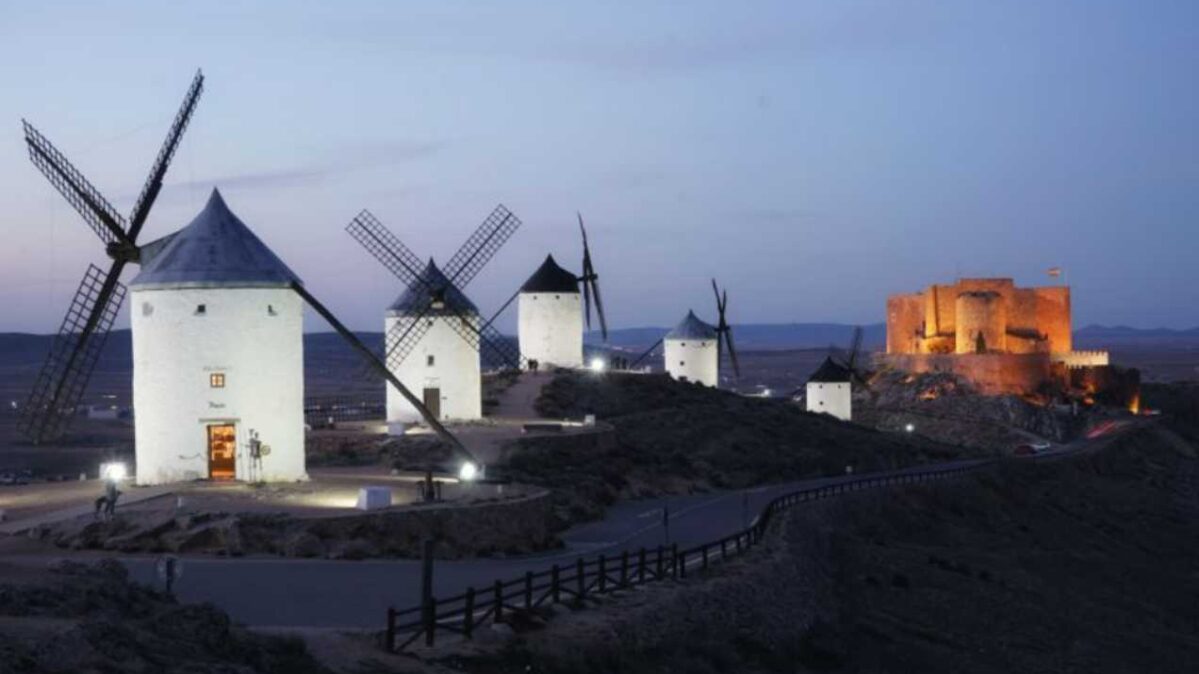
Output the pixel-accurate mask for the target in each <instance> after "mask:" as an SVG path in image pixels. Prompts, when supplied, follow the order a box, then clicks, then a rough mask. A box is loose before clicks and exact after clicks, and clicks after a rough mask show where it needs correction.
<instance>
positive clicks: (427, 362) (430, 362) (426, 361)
mask: <svg viewBox="0 0 1199 674" xmlns="http://www.w3.org/2000/svg"><path fill="white" fill-rule="evenodd" d="M433 360H434V359H433V354H429V356H428V358H426V359H425V364H426V365H428V366H429V367H433Z"/></svg>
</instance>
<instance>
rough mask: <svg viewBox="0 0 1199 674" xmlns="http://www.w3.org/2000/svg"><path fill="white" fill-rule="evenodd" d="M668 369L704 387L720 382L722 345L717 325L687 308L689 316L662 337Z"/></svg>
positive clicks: (677, 375)
mask: <svg viewBox="0 0 1199 674" xmlns="http://www.w3.org/2000/svg"><path fill="white" fill-rule="evenodd" d="M662 349H663V353H664V358H665V364H666V372H668V373H669V374H670V376H671V377H674V378H675V379H678V380H680V381H691V382H698V383H700V384H703V385H704V386H716V385H717V384H719V383H720V376H719V375H720V345H719V344H718V343H717V341H716V328H714V327H712V326H710V325H708V324H707V323H704V322H703V321H701V320H699V319H698V318H696V316H695V312H694V311H688V312H687V316H686V318H684V319H683V320H682V321H680V322H679V324H678V325H676V326H674V329H673V330H671V331H670V332H668V333H666V337H664V338H663V340H662Z"/></svg>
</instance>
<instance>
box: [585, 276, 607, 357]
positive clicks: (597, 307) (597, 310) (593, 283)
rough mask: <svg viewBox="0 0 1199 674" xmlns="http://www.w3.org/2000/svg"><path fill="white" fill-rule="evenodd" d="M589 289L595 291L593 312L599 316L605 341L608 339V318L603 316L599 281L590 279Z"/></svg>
mask: <svg viewBox="0 0 1199 674" xmlns="http://www.w3.org/2000/svg"><path fill="white" fill-rule="evenodd" d="M591 290H592V292H594V293H595V313H596V315H597V316H599V322H600V333H601V334H602V335H603V336H604V341H605V342H606V341H608V319H606V318H604V302H603V300H601V299H600V291H599V283H598V282H596V280H595V279H592V281H591ZM588 327H590V326H588Z"/></svg>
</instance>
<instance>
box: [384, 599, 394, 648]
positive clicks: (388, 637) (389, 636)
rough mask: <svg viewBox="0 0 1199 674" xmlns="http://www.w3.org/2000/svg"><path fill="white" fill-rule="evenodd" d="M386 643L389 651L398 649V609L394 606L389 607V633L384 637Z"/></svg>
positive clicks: (385, 645)
mask: <svg viewBox="0 0 1199 674" xmlns="http://www.w3.org/2000/svg"><path fill="white" fill-rule="evenodd" d="M383 638H384V639H386V640H387V641H386V643H384V644H383V647H384V648H386V649H387V652H388V653H394V652H395V649H396V610H395V608H394V607H392V606H388V607H387V635H386V636H385V637H383Z"/></svg>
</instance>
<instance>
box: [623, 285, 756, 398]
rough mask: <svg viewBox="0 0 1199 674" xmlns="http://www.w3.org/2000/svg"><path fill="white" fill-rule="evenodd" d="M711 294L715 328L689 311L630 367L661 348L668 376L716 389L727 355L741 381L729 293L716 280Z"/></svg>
mask: <svg viewBox="0 0 1199 674" xmlns="http://www.w3.org/2000/svg"><path fill="white" fill-rule="evenodd" d="M712 292H713V293H714V294H715V296H716V313H717V322H716V325H715V326H711V325H709V324H707V323H705V322H703V321H701V320H700V319H699V318H698V317H696V315H695V312H694V311H688V312H687V316H686V317H684V318H683V320H682V321H680V322H679V324H678V325H676V326H675V327H674V329H673V330H671V331H670V332H668V333H666V335H665V336H664V337H662V339H660V340H658V341H657V342H655V343H654V345H653V346H651V347H650V348H649V349H647V350H646V351H645V352H644V353H642V354H641V355H640V356H638V357H637V359H636V360H634V361H633V363H632V364H631V365H630V367H636V366H637V364H638V363H640V362H641V361H643V360H645V359H646V358H647V357H648V356H649V355H650V354H652V353H653V352H654V351H656V350H657V349H658V347H659V346H662V347H663V359H664V362H665V369H666V372H667V373H669V374H670V376H672V377H674V378H675V379H678V380H680V381H693V382H699V383H702V384H704V385H705V386H716V385H717V384H718V383H719V379H720V377H719V374H720V356H721V355H722V354H726V355H728V357H729V361H730V362H731V363H732V364H733V372H734V373H735V374H736V376H738V377H740V376H741V367H740V365H739V364H738V362H737V351H736V348H735V347H734V346H733V328H732V326H730V325H729V323H728V320H727V319H726V312H727V310H728V305H729V294H728V291H727V290H721V289H720V288H719V287H718V286H717V285H716V279H712Z"/></svg>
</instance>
